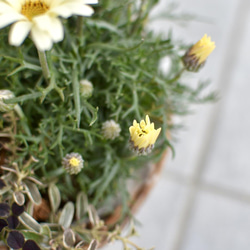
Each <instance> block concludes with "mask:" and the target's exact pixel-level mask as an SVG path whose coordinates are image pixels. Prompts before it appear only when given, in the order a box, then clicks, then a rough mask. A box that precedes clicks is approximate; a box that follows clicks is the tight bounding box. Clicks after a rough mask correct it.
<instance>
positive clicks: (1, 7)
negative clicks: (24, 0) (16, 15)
mask: <svg viewBox="0 0 250 250" xmlns="http://www.w3.org/2000/svg"><path fill="white" fill-rule="evenodd" d="M11 11H13V8H12V7H11V6H10V5H9V4H6V3H2V2H0V13H6V12H11Z"/></svg>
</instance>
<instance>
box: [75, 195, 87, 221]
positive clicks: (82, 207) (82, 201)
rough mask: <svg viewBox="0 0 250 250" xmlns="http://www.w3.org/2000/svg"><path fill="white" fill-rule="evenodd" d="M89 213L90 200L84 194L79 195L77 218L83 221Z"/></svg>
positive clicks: (77, 198)
mask: <svg viewBox="0 0 250 250" xmlns="http://www.w3.org/2000/svg"><path fill="white" fill-rule="evenodd" d="M87 211H88V198H87V195H86V194H85V193H84V192H80V193H78V195H77V197H76V218H77V220H79V219H81V218H82V217H83V216H84V215H85V213H86V212H87Z"/></svg>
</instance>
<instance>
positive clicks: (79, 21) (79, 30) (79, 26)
mask: <svg viewBox="0 0 250 250" xmlns="http://www.w3.org/2000/svg"><path fill="white" fill-rule="evenodd" d="M76 25H77V26H76V32H77V35H78V36H79V37H82V35H83V29H82V27H83V17H82V16H78V17H77V24H76Z"/></svg>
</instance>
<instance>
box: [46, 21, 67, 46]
mask: <svg viewBox="0 0 250 250" xmlns="http://www.w3.org/2000/svg"><path fill="white" fill-rule="evenodd" d="M50 24H51V25H50V29H49V33H50V36H51V38H52V39H53V41H54V42H60V41H62V40H63V37H64V31H63V25H62V23H61V21H60V20H59V19H58V18H51V23H50Z"/></svg>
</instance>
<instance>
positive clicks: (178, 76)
mask: <svg viewBox="0 0 250 250" xmlns="http://www.w3.org/2000/svg"><path fill="white" fill-rule="evenodd" d="M185 70H186V68H185V67H184V68H182V69H181V70H180V71H179V72H178V73H177V74H176V75H175V76H174V77H173V78H172V79H170V80H169V81H168V83H172V82H175V81H177V80H178V79H179V78H180V77H181V75H182V73H183V72H184V71H185Z"/></svg>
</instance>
